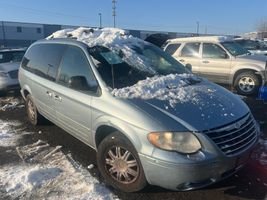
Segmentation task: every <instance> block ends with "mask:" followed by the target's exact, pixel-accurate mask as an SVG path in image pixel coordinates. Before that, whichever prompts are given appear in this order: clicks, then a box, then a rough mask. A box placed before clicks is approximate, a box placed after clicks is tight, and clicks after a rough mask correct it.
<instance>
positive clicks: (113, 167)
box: [97, 131, 147, 192]
mask: <svg viewBox="0 0 267 200" xmlns="http://www.w3.org/2000/svg"><path fill="white" fill-rule="evenodd" d="M97 164H98V168H99V171H100V172H101V174H102V176H103V177H104V178H105V180H106V181H107V182H108V183H109V184H110V185H111V186H112V187H114V188H116V189H119V190H121V191H124V192H136V191H139V190H141V189H143V188H144V187H145V186H146V185H147V181H146V178H145V174H144V171H143V168H142V165H141V162H140V160H139V157H138V153H137V151H136V150H135V148H134V146H133V145H132V144H131V142H130V141H129V140H128V139H127V138H125V137H124V136H122V135H121V134H120V133H119V132H118V131H115V132H113V133H111V134H110V135H108V136H107V137H106V138H104V139H103V141H102V142H101V143H100V144H99V147H98V152H97Z"/></svg>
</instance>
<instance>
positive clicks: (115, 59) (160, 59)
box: [88, 43, 190, 88]
mask: <svg viewBox="0 0 267 200" xmlns="http://www.w3.org/2000/svg"><path fill="white" fill-rule="evenodd" d="M129 48H130V49H131V51H128V52H123V51H121V50H120V49H119V48H114V49H112V50H111V49H109V48H107V47H103V46H95V47H90V48H88V51H89V54H90V55H91V56H92V58H93V61H94V63H95V65H96V67H97V70H98V72H99V74H100V75H101V77H102V79H103V80H104V81H105V82H106V84H107V85H108V86H109V87H111V88H122V87H127V86H132V85H134V84H135V83H137V82H138V81H140V80H144V79H146V78H147V77H152V76H155V75H168V74H184V73H190V72H189V70H187V69H186V68H185V67H184V66H183V65H182V64H181V63H179V62H178V61H176V60H175V59H174V58H173V57H172V56H171V55H169V54H167V53H166V52H164V51H162V50H161V49H160V48H158V47H156V46H154V45H151V44H146V43H145V44H143V45H140V44H138V45H131V46H129ZM112 77H113V78H112Z"/></svg>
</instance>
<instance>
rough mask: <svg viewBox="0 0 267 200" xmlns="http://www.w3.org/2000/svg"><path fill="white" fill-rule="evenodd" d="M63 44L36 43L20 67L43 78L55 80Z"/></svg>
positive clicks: (64, 46) (63, 48)
mask: <svg viewBox="0 0 267 200" xmlns="http://www.w3.org/2000/svg"><path fill="white" fill-rule="evenodd" d="M65 48H66V45H64V44H36V45H34V46H32V47H31V48H30V49H29V50H28V51H27V53H26V55H25V56H24V58H23V60H22V67H23V68H24V69H26V70H28V71H31V72H32V73H34V74H36V75H38V76H41V77H43V78H46V79H49V80H52V81H55V79H56V76H57V71H58V66H59V63H60V61H61V57H62V54H63V51H64V50H65Z"/></svg>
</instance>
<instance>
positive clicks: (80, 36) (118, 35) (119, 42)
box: [46, 27, 155, 74]
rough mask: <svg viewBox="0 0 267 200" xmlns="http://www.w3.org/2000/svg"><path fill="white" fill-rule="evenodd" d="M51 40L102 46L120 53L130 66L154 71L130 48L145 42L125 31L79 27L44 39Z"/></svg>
mask: <svg viewBox="0 0 267 200" xmlns="http://www.w3.org/2000/svg"><path fill="white" fill-rule="evenodd" d="M53 38H76V40H77V41H80V42H83V43H85V44H87V45H88V46H89V47H94V46H97V45H99V46H104V47H107V48H109V49H112V50H114V51H117V52H119V51H122V52H123V54H124V56H123V58H122V59H123V60H124V61H125V62H127V63H129V64H130V65H132V66H134V67H137V68H138V69H139V70H141V71H147V72H150V73H152V74H155V70H154V69H153V68H152V67H151V66H150V64H149V62H147V63H146V62H145V60H146V58H145V57H143V56H141V55H139V54H137V53H136V52H135V51H134V50H133V49H132V48H130V47H131V46H139V47H142V46H143V45H144V44H147V42H145V41H143V40H141V39H139V38H136V37H133V36H132V35H127V33H126V31H125V30H122V29H118V28H103V29H92V28H84V27H80V28H77V29H64V30H59V31H57V32H55V33H53V34H52V35H50V36H48V37H47V38H46V39H48V40H49V39H53Z"/></svg>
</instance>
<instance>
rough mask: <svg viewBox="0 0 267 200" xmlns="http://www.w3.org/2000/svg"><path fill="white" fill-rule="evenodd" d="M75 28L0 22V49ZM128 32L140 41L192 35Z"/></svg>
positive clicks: (25, 45)
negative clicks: (158, 36) (155, 37)
mask: <svg viewBox="0 0 267 200" xmlns="http://www.w3.org/2000/svg"><path fill="white" fill-rule="evenodd" d="M77 27H78V26H71V25H58V24H38V23H24V22H9V21H0V47H27V46H29V45H30V44H31V43H33V42H34V41H36V40H39V39H43V38H45V37H47V36H49V35H50V34H51V33H53V32H55V31H57V30H60V29H65V28H77ZM128 31H129V33H130V34H131V35H133V36H135V37H139V38H142V39H145V38H146V37H148V36H149V35H151V34H155V33H164V34H168V35H169V36H170V37H171V38H175V37H184V36H191V35H192V33H176V32H164V31H145V30H128Z"/></svg>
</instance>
